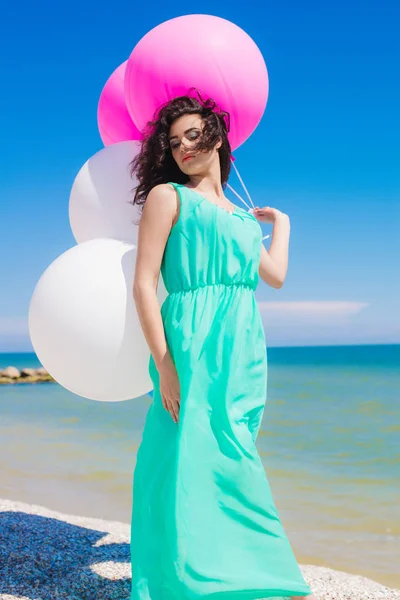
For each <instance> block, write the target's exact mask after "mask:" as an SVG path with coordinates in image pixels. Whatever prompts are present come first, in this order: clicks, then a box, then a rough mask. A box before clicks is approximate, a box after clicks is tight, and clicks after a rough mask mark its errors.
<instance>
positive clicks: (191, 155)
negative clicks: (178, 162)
mask: <svg viewBox="0 0 400 600" xmlns="http://www.w3.org/2000/svg"><path fill="white" fill-rule="evenodd" d="M189 158H194V154H187V155H186V156H185V157H184V158H183V159H182V162H185V160H189Z"/></svg>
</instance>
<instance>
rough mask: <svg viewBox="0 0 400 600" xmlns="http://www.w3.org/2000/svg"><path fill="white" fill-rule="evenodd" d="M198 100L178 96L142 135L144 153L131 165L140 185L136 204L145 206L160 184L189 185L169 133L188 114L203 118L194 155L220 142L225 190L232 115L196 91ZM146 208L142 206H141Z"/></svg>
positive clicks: (222, 177)
mask: <svg viewBox="0 0 400 600" xmlns="http://www.w3.org/2000/svg"><path fill="white" fill-rule="evenodd" d="M192 90H194V91H195V92H196V94H197V95H198V98H199V99H197V98H194V97H192V96H189V95H187V96H178V97H176V98H173V99H172V100H170V101H169V102H167V103H165V104H163V105H162V106H161V107H160V108H159V109H158V111H157V112H156V114H155V116H154V118H153V121H149V122H148V123H147V125H146V128H145V130H144V132H143V134H142V141H141V150H140V152H139V154H137V155H136V156H135V158H134V159H133V161H132V162H131V163H130V172H131V175H132V177H133V176H134V175H136V177H137V179H138V182H139V183H138V185H137V187H136V188H135V189H134V191H135V195H134V199H133V202H132V203H133V204H138V205H144V203H145V201H146V197H147V194H148V193H149V192H150V190H151V189H152V188H153V187H154V186H156V185H158V184H160V183H168V182H169V181H173V182H174V183H187V182H188V181H189V180H190V178H189V177H188V175H186V174H185V173H183V172H182V171H181V170H180V168H179V167H178V165H177V164H176V162H175V160H174V158H173V156H172V152H171V147H170V144H169V139H168V136H169V130H170V127H171V125H172V123H173V122H174V121H175V120H176V119H178V118H179V117H181V116H182V115H185V114H200V116H201V117H202V119H203V122H204V126H203V130H202V135H201V137H200V140H199V142H198V143H197V144H196V145H195V147H194V148H193V149H194V150H195V151H197V150H198V151H201V150H206V151H209V150H211V149H212V148H213V147H214V146H215V144H216V143H217V142H218V140H219V139H220V138H221V140H222V145H221V147H220V148H219V149H218V153H219V159H220V165H221V183H222V187H223V188H225V187H226V184H227V181H228V177H229V172H230V168H231V146H230V143H229V140H228V135H227V134H228V132H229V127H230V119H229V113H228V112H225V111H222V110H221V109H219V108H218V106H217V104H216V102H214V100H212V99H211V98H208V100H204V99H203V98H202V96H201V94H200V92H199V91H198V90H197V89H196V88H190V90H189V94H190V92H191V91H192ZM142 208H143V206H142Z"/></svg>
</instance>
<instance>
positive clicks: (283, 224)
mask: <svg viewBox="0 0 400 600" xmlns="http://www.w3.org/2000/svg"><path fill="white" fill-rule="evenodd" d="M259 210H260V211H262V210H263V209H259ZM261 218H262V217H261ZM261 218H260V220H261ZM289 237H290V220H289V217H288V215H287V214H285V213H281V212H280V211H277V214H276V216H275V219H274V224H273V230H272V241H271V245H270V247H269V250H268V251H267V250H266V249H265V247H264V244H262V245H261V256H260V266H259V269H258V273H259V275H260V277H261V279H262V280H263V281H265V283H268V284H269V285H270V286H272V287H274V288H276V289H278V288H281V287H282V286H283V283H284V281H285V277H286V273H287V269H288V260H289Z"/></svg>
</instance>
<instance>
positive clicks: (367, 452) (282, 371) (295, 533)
mask: <svg viewBox="0 0 400 600" xmlns="http://www.w3.org/2000/svg"><path fill="white" fill-rule="evenodd" d="M398 348H399V347H398V346H397V347H395V348H394V349H393V348H389V347H388V348H386V349H385V348H380V349H376V348H370V349H368V348H365V347H364V348H360V349H359V350H357V349H354V348H353V349H349V348H347V349H342V348H340V347H332V348H322V349H321V348H318V349H312V348H302V349H293V348H268V363H269V380H268V397H267V403H266V409H265V414H264V418H263V423H262V426H261V429H260V432H259V437H258V439H257V447H258V450H259V453H260V456H261V458H262V460H263V463H264V466H265V470H266V474H267V476H268V480H269V482H270V484H271V488H272V490H273V494H274V498H275V502H276V505H277V508H278V511H279V514H280V517H281V520H282V523H283V525H284V528H285V530H286V532H287V535H288V538H289V541H290V542H291V544H292V547H293V549H294V552H295V555H296V558H297V560H298V562H299V563H300V564H301V565H304V567H303V568H304V569H305V574H308V573H311V575H312V574H313V573H318V577H320V578H322V579H323V580H324V581H325V583H326V582H327V581H329V577H330V574H331V571H330V570H329V569H333V570H335V571H337V572H345V573H347V575H343V576H339V575H335V581H337V578H338V577H342V578H344V580H345V581H346V582H348V581H350V579H349V577H350V574H354V576H355V577H356V579H352V580H351V581H352V582H353V583H352V585H353V586H354V587H355V589H357V586H358V585H359V584H360V585H361V586H363V585H364V583H363V580H359V579H357V577H358V576H362V577H365V578H367V579H369V580H373V581H376V582H377V585H378V584H380V585H381V586H383V587H382V588H379V590H380V591H379V593H381V592H382V593H386V594H388V593H389V592H388V591H387V590H385V592H383V591H382V590H384V589H385V588H388V589H400V573H399V569H398V556H399V545H400V544H399V540H400V529H399V527H400V525H399V524H400V503H399V501H398V498H399V495H400V489H399V481H398V476H397V473H398V468H399V464H400V459H399V450H398V449H399V432H400V426H399V412H398V389H400V375H399V369H398V357H399V350H398ZM11 364H12V365H15V366H16V367H17V368H25V367H31V368H37V367H38V366H40V365H39V363H38V361H37V359H36V357H35V356H34V355H21V356H17V355H14V356H10V355H6V356H3V357H2V360H0V368H5V367H7V366H8V365H11ZM151 401H152V399H151V397H150V396H149V395H147V394H146V395H144V396H143V397H140V398H136V399H132V400H129V401H126V402H115V403H112V402H94V401H90V400H87V399H84V398H81V397H78V396H76V395H74V394H71V393H70V392H68V391H67V390H65V389H64V388H62V387H61V386H60V385H58V384H57V383H38V384H33V383H32V384H24V385H19V384H14V385H13V384H10V385H3V386H1V391H0V411H1V415H2V418H1V420H0V498H4V499H5V500H4V501H2V509H1V510H2V523H3V524H4V522H5V520H7V519H8V516H7V515H8V513H9V512H12V513H13V516H12V518H11V520H9V521H8V523H9V524H8V525H7V527H8V528H11V529H7V528H6V529H7V531H8V533H7V535H15V537H16V543H18V536H20V530H21V524H19V523H18V522H15V521H14V519H15V518H17V517H16V514H15V513H16V512H21V515H22V516H23V515H30V514H35V513H37V514H40V515H43V514H46V515H47V516H50V513H49V512H48V511H50V512H51V511H55V514H58V515H59V516H58V517H57V516H54V515H53V517H52V518H54V519H58V521H57V523H58V522H69V517H68V516H67V515H81V517H73V519H77V522H78V523H79V522H81V523H82V527H83V529H84V530H85V531H86V530H87V535H88V536H89V538H90V544H89V546H88V548H89V549H88V550H87V554H88V562H89V563H90V565H92V564H97V563H98V562H101V563H103V564H102V567H101V569H108V568H110V573H112V574H113V575H112V577H114V576H115V577H117V575H114V574H115V573H117V572H120V573H123V572H124V573H125V574H124V575H121V577H122V579H120V576H118V577H117V579H118V586H120V585H121V586H122V587H121V588H120V587H119V588H118V590H119V591H118V594H120V595H119V596H115V597H119V598H121V599H122V598H124V597H127V596H124V595H123V594H124V593H125V592H124V590H125V588H123V586H124V585H126V586H128V584H129V570H128V571H127V569H128V568H129V567H130V565H129V549H128V546H127V545H126V544H127V541H126V540H127V539H128V538H129V534H130V531H129V523H130V516H131V501H132V475H133V471H134V467H135V462H136V452H137V448H138V446H139V443H140V440H141V433H142V430H143V424H144V420H145V417H146V414H147V410H148V408H149V405H150V403H151ZM20 503H23V505H22V504H20ZM36 506H39V507H43V508H42V509H40V510H39V509H37V508H35V507H36ZM38 511H39V512H38ZM40 511H42V512H40ZM43 511H47V512H46V513H43ZM23 518H24V519H25V520H26V519H27V517H23ZM27 520H28V521H29V522H30V520H29V519H27ZM74 522H75V521H74ZM110 523H111V525H110ZM45 524H49V525H51V523H48V522H47V521H45ZM3 526H4V525H3ZM114 527H115V528H114ZM103 530H104V531H103ZM10 531H11V533H10ZM63 531H65V529H64V530H63ZM12 532H13V533H12ZM93 532H94V533H93ZM96 532H101V534H99V533H97V534H96ZM118 532H120V533H121V532H123V533H124V535H125V538H124V541H123V542H121V544H117V545H115V544H112V546H111V547H112V550H113V551H115V552H116V553H117V554H116V557H115V562H116V563H122V566H121V564H117V565H116V566H115V565H114V566H112V565H111V564H110V566H109V567H108V566H107V565H108V563H109V562H110V557H109V555H108V554H107V552H106V553H105V555H104V556H102V558H101V560H97V559H98V556H97V555H98V553H99V552H100V551H99V550H97V549H96V548H97V546H96V545H95V544H96V543H97V541H98V540H100V538H102V536H103V535H104V533H112V534H113V535H117V534H118ZM51 535H52V534H51V532H50V533H48V537H51ZM80 535H81V534H80V533H79V536H78V542H77V543H78V545H79V544H80V543H81V542H79V539H80ZM28 537H29V536H28ZM32 539H33V542H32V540H31V541H30V544H31V545H33V546H34V545H35V543H36V542H35V541H34V540H35V539H36V538H35V536H34V537H33V538H32ZM93 540H94V541H93ZM49 543H50V542H49ZM60 543H61V542H60ZM99 543H100V542H99ZM102 543H104V541H103V542H102ZM92 546H93V547H92ZM5 547H6V548H7V544H5ZM12 547H13V546H12V544H11V546H10V548H12ZM60 548H61V550H60V553H61V554H60V557H59V561H58V562H59V564H60V568H63V567H62V563H63V560H62V557H63V547H62V545H61V547H60ZM108 549H110V548H108ZM108 549H107V550H108ZM22 550H23V547H22V548H21V549H19V547H18V546H16V547H15V548H14V550H12V553H13V554H14V556H13V557H11V560H13V561H17V562H18V560H20V562H23V561H22V559H18V556H19V554H20V552H22ZM103 550H104V548H103ZM3 551H4V549H3ZM34 551H35V550H34V548H33V547H32V548H31V550H30V552H32V553H34ZM71 551H73V549H72V550H71ZM84 551H85V550H84ZM92 552H93V555H92V554H91V553H92ZM121 553H122V554H121ZM89 554H90V557H89ZM117 558H118V560H117ZM37 560H38V561H39V563H38V564H41V563H40V561H41V560H42V559H37ZM49 560H50V559H49ZM68 560H73V559H72V557H71V559H68ZM32 561H33V562H32V563H31V566H32V565H35V564H36V563H35V560H34V559H32ZM111 562H112V561H111ZM13 564H14V563H13ZM309 565H314V566H313V567H310V566H309ZM52 568H53V567H52ZM121 569H122V571H121ZM123 569H125V571H123ZM307 569H311V571H307ZM315 569H317V570H315ZM13 570H14V568H11V571H13ZM88 570H89V569H88V567H87V566H85V568H84V570H83V571H82V578H83V580H82V581H83V582H84V580H85V577H86V576H87V577H89V578H91V577H93V575H92V574H90V573H89V572H88ZM119 570H120V571H119ZM66 571H68V569H66ZM66 571H65V575H66V576H69V574H68V573H67V572H66ZM21 573H22V571H21ZM312 576H314V575H312ZM7 577H14V575H12V573H11V575H10V573H9V575H7ZM7 577H6V578H5V579H4V576H2V578H3V579H4V580H7ZM124 578H125V580H124ZM126 578H128V579H126ZM96 581H97V580H96ZM96 581H95V583H96ZM113 581H114V580H113ZM316 581H317V582H318V581H319V579H318V578H317V579H316ZM357 582H358V583H357ZM360 582H361V583H360ZM14 583H17V582H14ZM50 583H51V582H50ZM50 583H49V585H50ZM10 585H11V583H8V584H7V586H8V589H5V588H4V587H3V588H2V590H1V592H2V593H3V594H12V593H14V598H18V597H20V596H21V597H23V593H22V591H20V590H19V588H18V586H17V587H16V588H15V592H12V591H10V587H9V586H10ZM18 585H19V584H18ZM21 585H22V583H21ZM41 585H44V584H43V582H42V584H41ZM60 585H61V584H60ZM96 585H98V586H100V588H101V589H103V588H102V586H103V585H104V586H105V587H106V588H107V589H108V591H107V594H105V595H104V598H105V597H107V598H113V596H112V593H111V592H112V589H111V590H110V589H109V588H110V587H111V588H112V587H113V586H112V585H111V584H109V582H108V583H107V582H104V581H103V579H102V577H100V576H99V579H98V581H97V583H96ZM321 585H322V584H321ZM324 585H325V584H324ZM338 585H339V584H338ZM343 585H345V586H346V585H348V583H344V584H343ZM365 585H367V584H365ZM368 585H369V586H371V585H372V584H368ZM17 588H18V594H17ZM126 589H127V588H126ZM374 589H375V588H374ZM376 589H378V588H376ZM21 590H22V588H21ZM102 593H103V592H102ZM324 593H328V592H324ZM366 593H367V592H366ZM368 593H369V592H368ZM390 593H391V594H392V596H390V595H386V596H384V595H383V596H382V595H381V596H379V595H377V594H378V592H374V594H376V595H375V596H368V595H364V596H359V597H363V598H372V597H373V598H380V597H382V598H392V597H396V596H394V595H393V594H394V593H395V592H390ZM27 596H28V597H29V598H31V597H32V596H30V595H29V594H27ZM40 597H45V596H44V595H42V594H40V593H38V594H37V595H36V596H35V598H40ZM60 597H63V596H62V595H60ZM64 597H71V598H74V596H64ZM76 597H77V598H80V599H81V598H91V597H92V596H91V595H90V593H89V592H88V593H87V595H86V596H82V595H81V596H79V595H77V596H76ZM95 597H96V598H100V597H101V596H99V595H93V598H95ZM317 597H318V596H317ZM324 597H326V598H329V597H330V596H326V595H325V596H324ZM331 597H332V598H336V599H338V598H339V596H331ZM343 597H346V596H343ZM349 597H351V598H355V597H356V596H349Z"/></svg>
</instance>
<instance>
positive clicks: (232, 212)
mask: <svg viewBox="0 0 400 600" xmlns="http://www.w3.org/2000/svg"><path fill="white" fill-rule="evenodd" d="M179 185H181V186H182V187H184V188H186V189H187V190H190V191H191V192H194V193H195V194H196V195H197V196H200V198H203V200H205V201H206V202H208V203H209V204H211V206H216V207H217V208H219V209H220V210H223V211H224V212H226V213H227V214H228V215H230V216H232V215H234V214H235V213H236V211H237V210H239V209H238V207H237V206H235V207H234V209H233V210H232V211H230V210H228V209H227V208H224V207H223V206H220V205H219V204H216V203H215V202H211V200H209V199H208V198H206V197H205V196H203V194H200V193H199V192H197V191H196V190H194V189H193V188H189V187H187V185H184V184H183V183H180V184H179Z"/></svg>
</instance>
